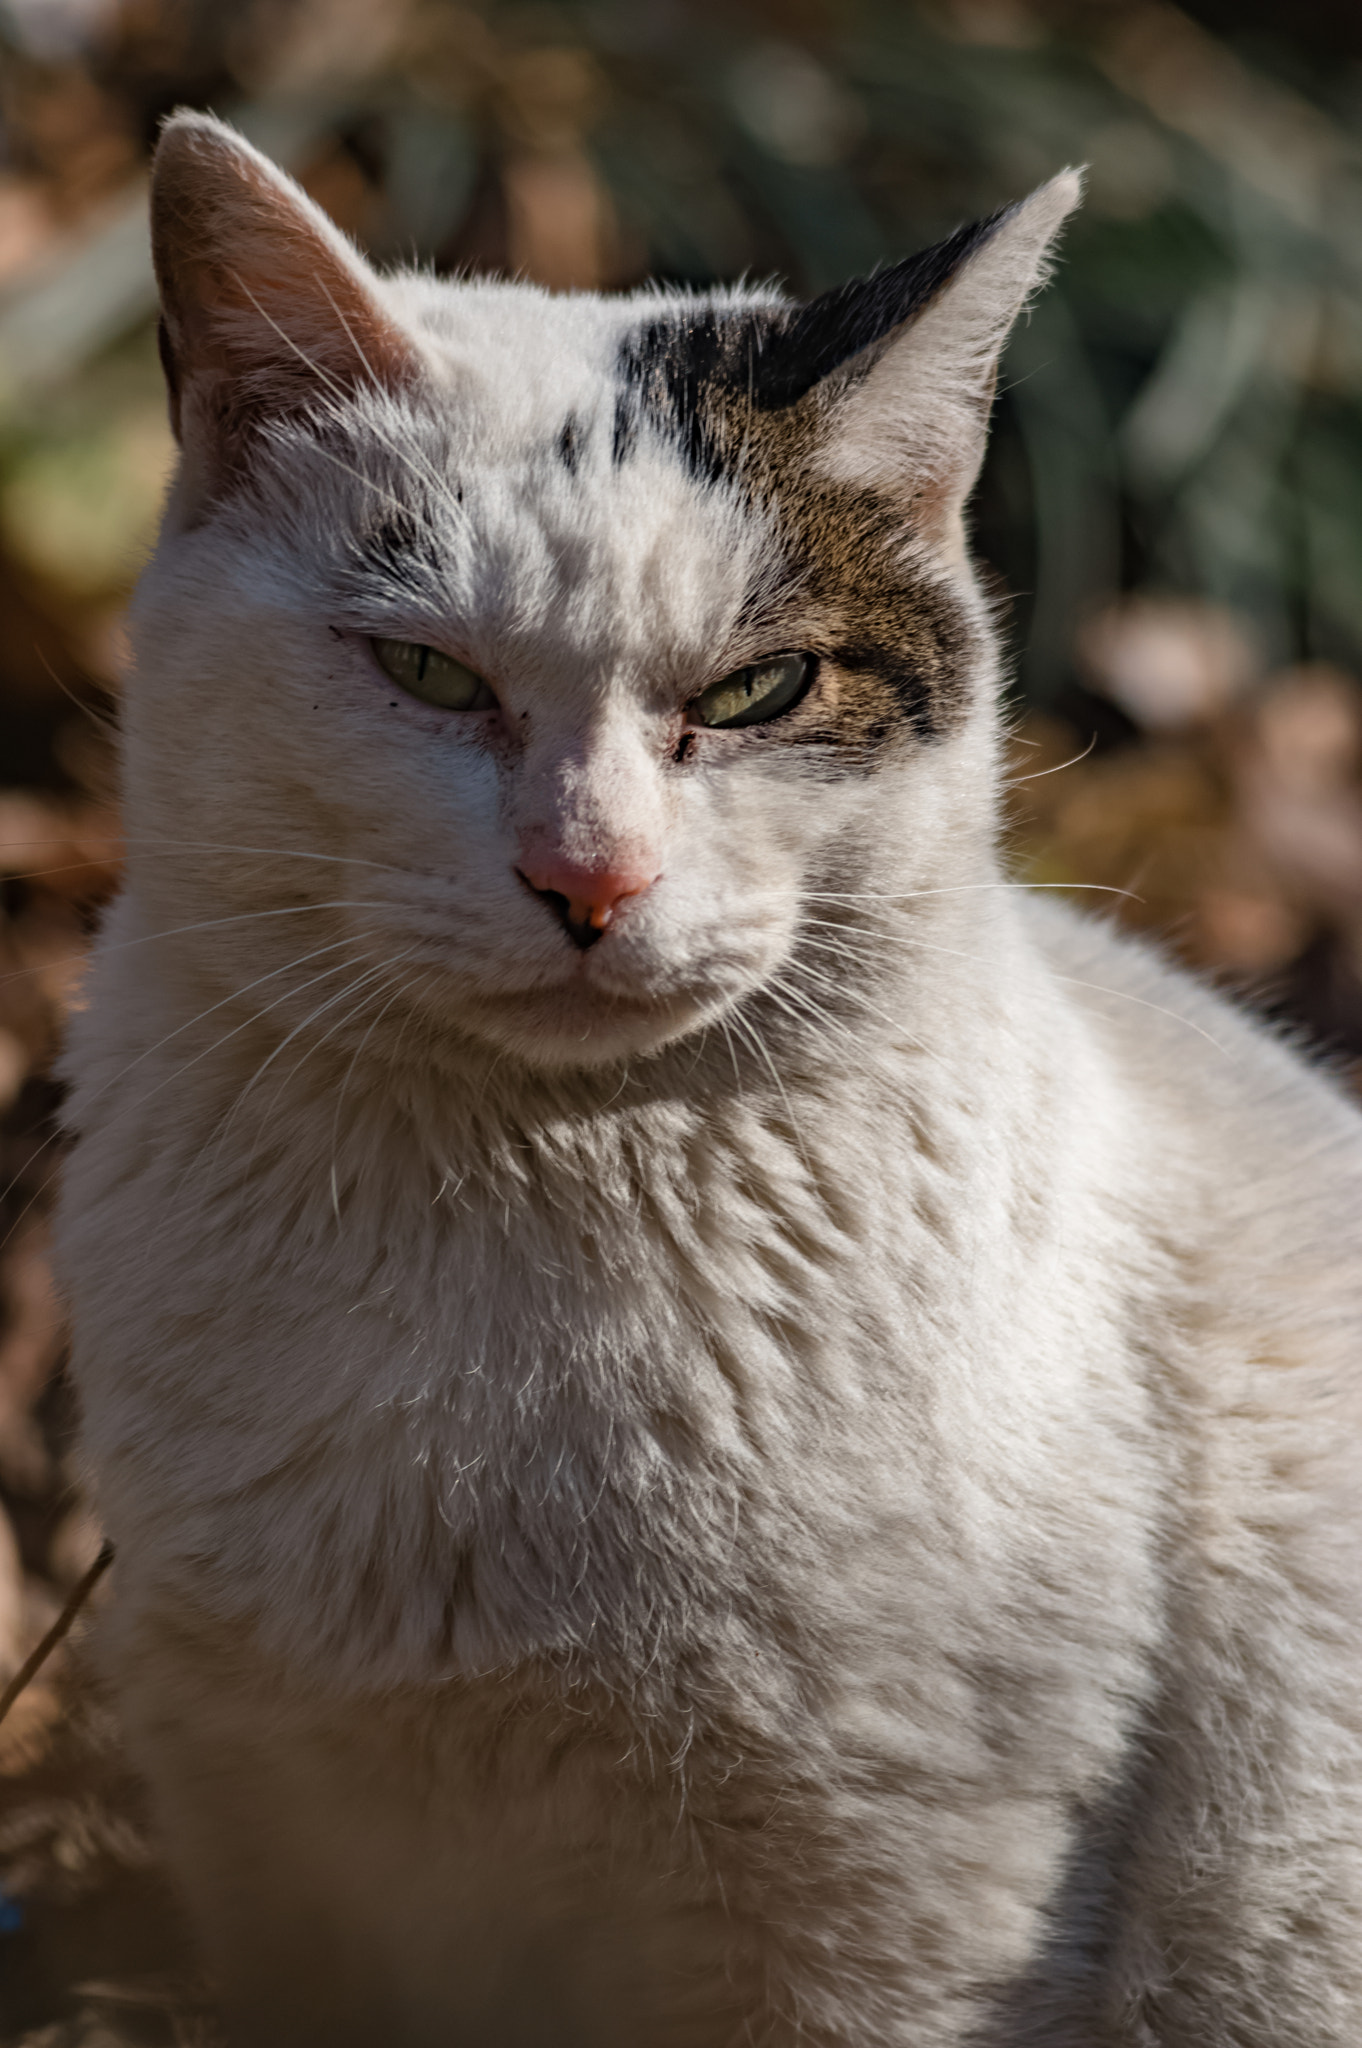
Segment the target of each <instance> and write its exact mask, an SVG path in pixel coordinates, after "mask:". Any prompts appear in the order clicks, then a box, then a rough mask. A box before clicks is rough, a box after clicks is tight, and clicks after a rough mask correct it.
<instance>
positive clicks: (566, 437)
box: [558, 412, 581, 476]
mask: <svg viewBox="0 0 1362 2048" xmlns="http://www.w3.org/2000/svg"><path fill="white" fill-rule="evenodd" d="M580 441H581V428H580V426H579V425H578V421H577V415H576V413H575V412H570V413H569V414H568V416H567V418H566V419H565V420H564V421H563V426H562V431H561V432H560V433H559V436H558V460H559V461H560V462H561V463H562V465H563V467H564V469H565V470H566V471H567V473H568V475H569V476H576V474H577V468H578V460H579V450H580Z"/></svg>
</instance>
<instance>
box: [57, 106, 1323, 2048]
mask: <svg viewBox="0 0 1362 2048" xmlns="http://www.w3.org/2000/svg"><path fill="white" fill-rule="evenodd" d="M1078 197H1079V179H1078V177H1077V176H1076V175H1075V174H1073V173H1064V174H1061V175H1060V176H1058V177H1056V178H1055V179H1054V180H1053V181H1052V182H1050V183H1049V184H1047V185H1044V186H1042V187H1041V188H1040V189H1039V190H1038V191H1037V192H1035V193H1033V194H1032V196H1031V197H1030V198H1029V199H1026V200H1025V201H1023V202H1021V203H1019V204H1017V205H1015V206H1011V207H1009V208H1007V209H1006V210H1004V211H1003V212H1001V213H998V214H996V215H994V216H992V217H991V218H989V219H987V220H984V221H982V222H980V223H978V224H976V225H974V226H970V227H966V228H963V229H961V230H960V231H958V232H957V233H955V234H953V235H951V236H950V237H949V238H948V239H947V240H945V241H944V242H942V243H941V244H940V245H939V246H937V247H935V248H933V249H930V250H928V251H927V252H925V253H924V254H920V255H917V256H913V257H910V258H908V259H907V260H906V261H904V262H901V263H898V264H896V265H894V266H892V267H890V268H887V269H884V270H882V271H881V272H879V273H878V274H877V275H875V276H874V277H872V278H870V279H869V280H866V281H862V282H856V283H851V284H848V285H846V286H844V287H842V288H840V289H838V290H835V291H833V292H830V293H828V294H827V295H825V296H824V297H822V298H818V299H815V300H814V301H813V302H812V303H810V304H806V305H801V304H795V303H793V302H791V301H790V300H788V299H787V298H785V297H784V296H782V295H781V294H780V293H779V292H778V291H776V290H774V289H766V288H754V289H749V288H735V289H731V290H723V291H716V292H712V293H698V294H689V293H685V292H676V291H668V290H661V289H658V290H651V291H643V292H640V293H636V294H633V295H627V296H620V297H610V296H595V295H590V294H571V295H566V296H561V297H554V296H551V295H549V294H547V293H545V292H543V291H541V290H538V289H536V288H533V287H531V286H528V285H525V284H518V283H500V282H449V281H445V280H440V279H437V278H434V277H431V276H426V275H422V274H403V275H397V276H390V277H380V276H379V275H378V274H377V273H375V272H374V271H373V270H372V269H371V268H370V267H369V266H368V265H367V263H366V262H365V261H364V260H363V259H362V258H361V257H360V256H359V255H358V254H357V253H356V252H355V250H354V249H353V248H352V247H351V246H350V244H349V243H348V242H347V241H346V240H345V239H344V238H343V237H342V236H341V235H340V233H339V232H338V231H337V230H336V229H335V228H334V227H333V226H332V225H331V224H330V223H329V222H328V221H327V219H326V218H325V217H324V216H323V215H322V214H321V213H320V212H319V211H318V210H317V209H316V208H315V207H314V206H313V205H312V204H311V202H310V201H309V200H308V199H307V198H306V197H305V196H304V195H303V194H302V193H301V192H300V191H299V190H298V188H297V187H296V186H294V185H293V184H292V183H291V182H290V181H289V180H288V179H287V178H286V177H285V176H284V175H283V174H282V173H281V172H279V171H278V170H276V169H275V168H273V167H272V166H271V165H270V164H269V163H268V162H267V161H266V160H265V159H264V158H262V157H261V156H259V155H258V154H257V153H256V152H255V151H254V150H253V149H252V148H250V147H249V146H248V145H247V144H246V143H245V142H244V141H242V140H241V139H240V138H239V137H238V136H236V135H235V134H234V133H233V132H232V131H231V130H230V129H228V128H227V127H225V126H222V125H220V124H219V123H217V122H216V121H215V120H213V119H211V118H209V117H206V116H200V115H180V116H177V117H175V118H174V119H172V120H171V121H170V123H169V124H168V126H167V127H166V128H165V130H164V132H163V136H162V139H161V142H160V146H159V152H158V155H157V160H156V165H155V173H154V181H153V203H152V219H153V239H154V247H155V255H156V263H157V269H158V274H159V278H160V283H161V291H162V303H163V309H164V316H163V326H162V353H163V358H164V362H165V367H166V374H167V381H168V387H169V392H170V403H171V410H172V417H173V422H174V425H175V429H176V433H177V436H178V438H179V442H180V447H181V459H180V465H179V470H178V474H177V478H176V481H175V483H174V485H173V489H172V492H171V495H170V498H169V500H168V506H167V511H166V516H165V522H164V531H163V535H162V538H161V541H160V544H159V547H158V549H157V551H156V554H155V557H154V559H153V561H152V563H151V564H150V566H149V568H148V569H147V572H146V574H145V577H144V579H143V582H142V584H141V588H140V591H139V594H138V596H137V599H136V602H135V607H134V617H133V637H134V642H135V650H136V663H135V674H134V676H133V678H132V680H131V682H130V684H129V688H128V693H127V702H126V716H125V724H124V738H123V749H124V754H123V776H124V785H125V798H126V811H127V820H128V834H129V839H128V847H129V852H128V873H127V882H126V886H125V889H124V891H123V894H122V895H121V897H120V899H119V901H118V902H117V904H116V906H115V907H114V909H113V911H112V913H111V915H110V917H109V919H108V921H107V926H106V929H105V930H104V932H103V934H102V935H101V937H100V939H99V941H98V944H97V946H96V950H95V960H94V965H93V968H92V972H91V975H90V978H89V980H88V984H87V986H86V989H85V992H84V998H83V1004H82V1007H81V1008H80V1010H79V1012H78V1014H77V1015H76V1016H75V1018H74V1021H73V1027H72V1031H71V1036H70V1045H69V1050H68V1052H67V1055H66V1067H67V1073H68V1075H69V1079H70V1083H71V1097H70V1111H69V1115H70V1122H71V1127H72V1130H73V1132H74V1134H75V1141H74V1148H73V1151H72V1154H71V1158H70V1163H69V1167H68V1169H67V1172H66V1176H65V1188H64V1194H63V1198H62V1207H61V1214H60V1222H59V1258H60V1269H61V1273H62V1278H63V1283H64V1287H65V1291H66V1294H67V1297H68V1299H69V1303H70V1307H71V1313H72V1318H73V1329H74V1339H73V1341H74V1374H75V1378H76V1382H77V1385H78V1388H79V1392H80V1396H81V1399H82V1402H83V1409H84V1432H85V1435H84V1442H85V1450H86V1455H87V1458H88V1461H89V1465H90V1468H91V1470H92V1472H93V1475H94V1480H95V1484H96V1486H97V1497H98V1501H99V1505H100V1510H101V1512H102V1514H103V1516H104V1519H105V1523H106V1525H107V1528H108V1531H109V1534H110V1535H111V1536H112V1537H113V1538H114V1539H115V1541H116V1543H117V1548H118V1566H117V1574H116V1578H117V1586H116V1595H115V1598H114V1600H113V1601H112V1603H111V1608H110V1612H109V1615H108V1617H107V1620H106V1621H105V1623H104V1624H103V1635H104V1646H103V1651H102V1654H103V1656H104V1658H105V1659H106V1662H107V1667H108V1670H109V1672H110V1674H111V1677H112V1681H113V1683H114V1685H115V1686H116V1688H117V1692H118V1696H119V1698H120V1701H121V1706H122V1712H123V1715H124V1718H125V1721H126V1726H127V1730H128V1739H129V1742H130V1744H131V1747H132V1751H133V1754H134V1756H135V1758H136V1759H137V1761H138V1763H139V1764H140V1767H141V1769H142V1770H143V1771H144V1773H145V1775H146V1778H147V1780H148V1781H149V1784H150V1787H151V1790H152V1794H153V1797H154V1801H155V1806H156V1811H157V1814H158V1816H159V1822H160V1826H161V1828H162V1830H163V1833H164V1839H165V1842H166V1844H167V1849H168V1854H169V1856H170V1858H171V1860H172V1863H173V1866H174V1868H175V1870H176V1871H177V1873H178V1876H179V1879H180V1881H181V1883H182V1885H183V1888H184V1892H185V1896H186V1898H187V1900H188V1902H189V1906H190V1909H191V1912H192V1915H193V1917H194V1920H195V1923H196V1926H197V1929H198V1935H199V1940H200V1943H201V1946H202V1952H203V1956H204V1959H205V1962H206V1965H207V1967H208V1969H209V1970H210V1972H211V1974H212V1977H213V1979H214V1981H215V1983H216V1984H217V1986H218V1987H219V1989H220V1992H221V1999H222V2009H223V2013H224V2016H225V2018H224V2023H225V2025H226V2026H227V2028H228V2031H229V2034H230V2036H231V2038H232V2039H233V2040H234V2041H235V2042H237V2043H239V2044H243V2048H245V2044H250V2048H261V2044H266V2048H268V2044H279V2048H284V2044H288V2048H300V2044H311V2043H316V2044H321V2043H326V2044H327V2048H347V2044H353V2048H360V2044H372V2048H377V2044H383V2048H427V2044H429V2048H435V2044H437V2043H438V2044H441V2048H449V2044H468V2048H549V2044H553V2048H578V2044H579V2048H738V2044H751V2048H758V2044H763V2048H794V2044H795V2043H800V2044H804V2048H948V2044H959V2048H964V2044H966V2043H968V2044H971V2048H984V2044H987V2048H1023V2044H1026V2043H1044V2044H1045V2048H1101V2044H1109V2048H1117V2044H1120V2048H1154V2044H1158V2048H1212V2044H1214V2048H1343V2044H1345V2043H1346V2044H1348V2048H1356V2043H1357V2042H1358V2041H1359V2039H1362V1810H1360V1808H1362V1756H1360V1755H1359V1749H1360V1745H1362V1691H1360V1689H1359V1679H1360V1678H1362V1633H1360V1632H1359V1600H1360V1598H1362V1595H1360V1594H1359V1581H1360V1580H1362V1572H1360V1571H1359V1553H1358V1540H1357V1539H1358V1531H1359V1525H1360V1524H1362V1441H1360V1439H1359V1422H1360V1421H1362V1413H1360V1410H1362V1392H1360V1390H1359V1371H1358V1367H1359V1363H1362V1361H1360V1360H1359V1342H1358V1339H1359V1333H1362V1274H1360V1273H1359V1267H1358V1261H1357V1258H1356V1255H1355V1253H1356V1240H1355V1230H1356V1221H1355V1219H1356V1217H1357V1214H1358V1212H1359V1205H1362V1124H1359V1118H1358V1114H1357V1111H1356V1110H1355V1109H1354V1108H1353V1107H1352V1106H1351V1104H1350V1103H1349V1102H1348V1100H1347V1099H1346V1097H1345V1094H1344V1092H1343V1090H1342V1089H1341V1088H1340V1087H1339V1086H1338V1085H1336V1083H1335V1082H1334V1080H1333V1079H1331V1078H1330V1077H1329V1076H1328V1075H1327V1074H1326V1073H1323V1072H1321V1071H1319V1070H1318V1069H1317V1068H1312V1067H1311V1066H1310V1065H1309V1064H1308V1063H1307V1062H1306V1061H1305V1060H1304V1059H1303V1058H1302V1057H1301V1056H1299V1055H1298V1053H1297V1052H1295V1051H1294V1050H1293V1049H1291V1048H1290V1047H1289V1046H1286V1045H1284V1044H1283V1043H1282V1042H1280V1040H1279V1039H1278V1038H1277V1037H1274V1036H1273V1035H1272V1033H1270V1032H1269V1031H1268V1030H1267V1029H1266V1028H1264V1027H1263V1026H1261V1025H1259V1024H1257V1023H1255V1022H1254V1021H1252V1020H1250V1019H1249V1018H1247V1017H1245V1016H1243V1015H1241V1014H1239V1013H1238V1012H1237V1011H1236V1010H1235V1009H1234V1008H1233V1007H1232V1006H1231V1005H1230V1004H1229V1003H1228V1002H1227V1001H1225V1000H1223V999H1221V998H1220V997H1219V996H1217V995H1214V994H1212V993H1210V992H1209V991H1206V990H1203V989H1202V988H1200V987H1198V986H1197V985H1196V984H1195V983H1194V982H1192V981H1190V980H1189V979H1188V978H1186V977H1185V976H1184V975H1183V974H1182V973H1180V972H1179V971H1176V970H1174V969H1173V968H1171V967H1169V966H1167V965H1165V964H1163V963H1162V962H1161V961H1160V960H1159V959H1158V958H1157V957H1156V956H1155V955H1154V954H1153V953H1152V952H1150V951H1149V950H1147V949H1146V948H1144V947H1143V946H1141V945H1139V944H1137V943H1135V942H1133V941H1131V940H1129V939H1126V938H1123V937H1121V936H1118V935H1117V934H1116V933H1115V932H1114V931H1113V930H1112V929H1110V927H1109V926H1107V925H1106V924H1104V923H1102V922H1100V921H1096V920H1086V919H1084V918H1083V917H1081V916H1079V915H1078V914H1077V913H1076V912H1075V911H1074V910H1072V909H1070V908H1069V907H1067V906H1065V905H1063V904H1061V903H1059V902H1057V901H1056V900H1055V899H1053V898H1046V897H1044V896H1041V895H1038V894H1037V893H1035V892H1032V891H1027V890H1024V889H1021V888H1017V887H1015V886H1012V885H1010V884H1009V882H1008V880H1007V875H1006V868H1005V864H1004V863H1003V861H1002V859H1001V858H1000V855H999V852H998V805H999V790H1000V786H1001V783H1002V778H1003V755H1002V740H1001V737H1000V734H1001V730H1002V728H1001V715H1000V710H999V702H998V699H999V691H1000V659H999V654H998V649H997V640H996V634H995V630H994V625H993V620H992V613H991V608H990V602H989V601H988V600H987V599H986V598H985V596H984V595H983V594H982V593H981V590H980V587H979V584H978V582H977V581H976V577H975V573H974V571H973V569H972V567H971V562H970V557H969V553H968V546H967V539H966V525H965V507H966V502H967V499H968V497H969V493H970V490H971V487H972V484H973V481H974V478H975V474H976V471H977V469H978V465H979V462H980V459H981V455H982V451H983V446H984V441H985V435H986V430H987V418H988V412H989V406H990V400H991V395H992V390H993V383H994V378H995V374H996V366H997V362H998V358H999V354H1000V351H1001V349H1002V346H1003V343H1004V341H1005V338H1006V335H1007V332H1008V329H1009V327H1010V325H1011V323H1012V321H1013V320H1014V318H1015V317H1016V315H1017V313H1018V311H1019V310H1020V309H1021V308H1022V306H1023V305H1024V304H1025V302H1026V300H1027V299H1028V297H1029V296H1030V294H1031V293H1032V292H1033V291H1034V290H1035V289H1036V288H1037V287H1038V286H1039V284H1040V283H1041V282H1042V281H1043V277H1044V274H1045V271H1046V266H1047V263H1048V261H1049V260H1050V257H1049V254H1048V252H1049V251H1050V250H1051V248H1052V245H1053V243H1054V240H1055V237H1056V235H1057V233H1058V231H1059V229H1060V227H1061V224H1062V222H1063V221H1064V219H1065V218H1066V216H1067V215H1068V214H1069V213H1070V211H1071V209H1072V208H1073V206H1074V205H1075V204H1076V203H1077V200H1078Z"/></svg>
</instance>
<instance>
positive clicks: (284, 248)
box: [151, 114, 419, 520]
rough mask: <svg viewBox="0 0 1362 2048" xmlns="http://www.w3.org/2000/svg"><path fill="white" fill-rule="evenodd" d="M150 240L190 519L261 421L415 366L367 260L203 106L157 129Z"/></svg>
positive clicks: (396, 379) (225, 478)
mask: <svg viewBox="0 0 1362 2048" xmlns="http://www.w3.org/2000/svg"><path fill="white" fill-rule="evenodd" d="M151 239H152V253H153V256H154V258H155V263H156V276H157V281H158V283H159V285H160V288H161V356H162V361H163V363H164V366H165V373H166V383H167V386H168V388H169V393H170V414H171V423H172V425H173V426H174V429H175V434H176V438H177V439H178V441H179V442H180V445H181V448H182V450H183V455H184V461H183V464H182V474H181V479H180V486H179V491H180V498H181V507H182V512H183V514H184V516H187V517H188V518H190V519H191V520H192V518H193V517H194V516H195V515H196V513H197V512H198V511H199V510H201V509H202V507H203V506H204V504H205V503H208V502H211V500H212V499H213V498H214V497H215V496H218V495H220V493H221V492H222V490H223V489H224V488H225V487H226V486H228V485H229V484H230V483H231V482H232V481H234V480H235V479H236V478H237V477H239V476H240V474H241V473H242V472H243V470H244V469H245V468H246V467H247V466H248V465H249V461H250V457H251V452H252V445H253V442H254V441H255V438H256V436H257V435H258V432H259V430H260V428H261V427H262V426H263V425H265V424H267V423H268V422H270V421H271V420H278V419H281V418H286V417H287V416H289V415H290V414H296V413H299V412H302V411H306V410H307V409H309V408H312V407H316V406H317V405H319V404H324V403H325V402H326V401H327V400H328V399H337V398H342V399H343V398H346V397H349V396H351V395H352V394H353V393H354V392H355V391H357V390H358V389H360V388H361V387H363V386H365V385H369V386H377V387H384V386H387V387H392V386H396V385H400V384H404V383H407V382H409V381H410V380H411V379H412V378H413V377H414V376H415V375H416V374H417V373H418V370H419V364H418V359H417V355H416V349H415V345H414V344H413V342H412V340H411V338H410V336H408V335H406V334H405V333H403V332H402V330H401V329H400V328H399V327H398V326H397V324H396V323H395V322H394V321H393V320H392V319H391V318H390V317H389V315H388V314H387V312H386V311H385V309H384V307H383V304H382V300H381V294H380V289H379V285H378V280H377V278H376V277H375V276H374V273H373V272H372V271H371V270H370V269H369V267H368V265H367V264H366V263H365V262H364V260H363V258H362V257H361V256H360V255H359V254H358V252H357V251H356V250H355V249H354V248H353V247H352V245H351V244H350V243H349V242H348V241H347V240H346V239H345V237H344V235H342V234H341V233H340V231H339V230H338V229H337V228H336V227H335V226H333V224H332V223H331V221H329V220H328V219H327V217H326V215H325V214H324V213H323V212H322V211H321V209H320V208H319V207H317V206H314V205H313V203H312V201H311V200H310V199H309V198H308V197H307V195H306V194H305V193H304V192H303V191H302V190H301V189H300V188H299V187H298V186H297V185H295V184H294V183H293V181H292V179H290V178H288V177H286V176H285V175H284V173H283V172H282V171H280V170H278V169H276V167H275V166H274V165H273V164H272V163H271V162H270V161H269V159H268V158H267V157H264V156H262V155H261V154H260V152H259V151H258V150H256V149H253V148H252V147H251V145H250V144H249V143H248V142H247V141H245V139H244V138H243V137H242V136H240V135H238V134H237V133H236V132H235V131H234V130H233V129H231V128H228V127H227V126H226V125H225V124H224V123H223V122H221V121H217V120H214V119H213V118H212V116H211V115H206V114H177V115H176V116H175V117H174V118H173V119H172V120H171V121H168V122H167V124H166V126H165V128H164V129H163V130H162V134H161V140H160V145H159V147H158V149H157V152H156V161H155V164H154V167H153V172H152V186H151Z"/></svg>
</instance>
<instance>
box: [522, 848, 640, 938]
mask: <svg viewBox="0 0 1362 2048" xmlns="http://www.w3.org/2000/svg"><path fill="white" fill-rule="evenodd" d="M519 873H520V875H521V877H522V879H523V880H524V881H526V882H528V883H529V885H530V887H531V888H532V889H533V890H534V891H535V892H536V894H537V895H540V896H544V897H547V898H548V899H549V900H550V906H551V908H553V909H554V910H555V911H557V913H558V915H559V916H560V917H561V918H562V920H563V923H564V924H565V925H566V926H567V927H568V930H569V932H572V930H573V928H574V927H576V929H577V930H578V931H580V932H582V933H584V934H585V933H587V932H589V933H590V934H591V938H592V939H595V938H598V937H599V936H600V934H601V933H602V932H603V931H604V930H605V929H606V927H607V926H608V925H609V924H611V923H612V922H613V920H614V918H615V915H616V913H617V912H618V910H619V908H620V905H621V904H623V903H627V902H628V901H629V899H630V897H631V896H641V895H642V894H643V893H644V891H645V890H646V889H651V888H652V886H653V883H654V882H655V881H656V880H657V878H658V874H659V870H658V869H657V868H656V867H654V866H653V865H652V863H651V862H648V863H646V864H645V863H637V864H630V863H621V864H620V865H619V866H617V867H588V866H586V865H585V864H583V863H579V862H577V861H573V860H566V859H564V858H563V857H562V856H561V855H557V854H539V855H537V856H535V857H533V858H531V859H528V860H525V861H523V862H522V863H521V866H520V869H519ZM589 943H590V940H588V944H589Z"/></svg>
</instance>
